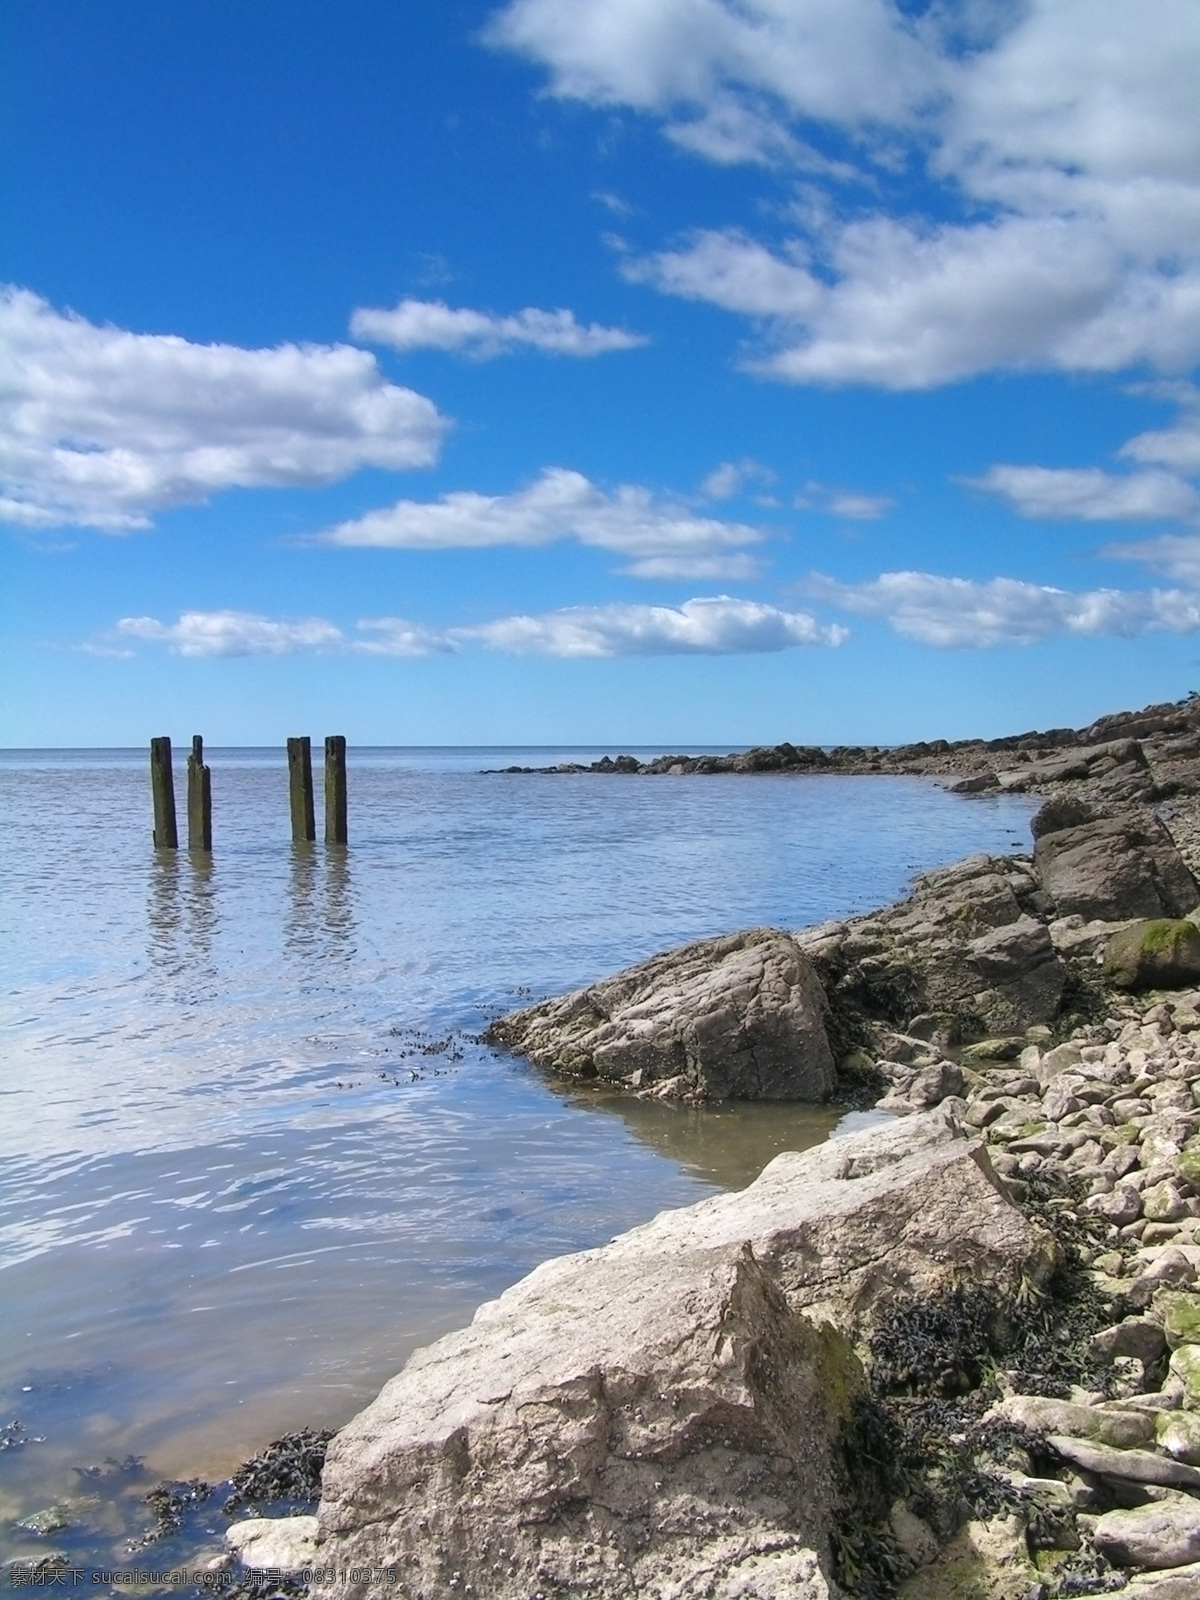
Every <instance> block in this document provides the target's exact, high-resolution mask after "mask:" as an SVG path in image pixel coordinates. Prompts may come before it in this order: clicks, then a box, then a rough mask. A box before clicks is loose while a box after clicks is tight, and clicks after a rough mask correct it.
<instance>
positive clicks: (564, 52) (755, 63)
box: [487, 0, 943, 132]
mask: <svg viewBox="0 0 1200 1600" xmlns="http://www.w3.org/2000/svg"><path fill="white" fill-rule="evenodd" d="M487 38H488V39H489V40H490V42H491V43H493V44H495V45H497V46H499V47H501V48H504V49H508V50H515V51H517V52H519V53H520V54H522V55H525V56H528V57H530V58H532V59H533V60H535V61H539V62H541V63H543V64H544V65H546V66H547V67H548V68H549V69H550V74H551V92H552V93H554V94H556V95H559V96H561V97H563V98H570V99H576V100H584V101H588V102H590V103H591V104H593V105H600V106H604V105H628V106H633V107H636V108H637V109H638V110H641V111H648V112H655V113H658V114H659V115H661V116H664V117H666V118H668V119H670V120H669V126H670V127H671V128H674V127H675V126H676V125H677V122H678V120H679V119H680V118H681V117H687V116H688V113H689V112H693V113H694V112H695V111H700V112H703V111H705V110H707V109H708V108H709V107H711V106H713V105H714V103H715V104H716V105H718V106H720V105H722V104H725V103H732V104H734V105H736V106H740V107H742V108H746V109H755V108H756V104H757V102H758V101H759V100H760V99H762V98H763V97H767V105H766V106H764V107H763V112H762V114H763V115H767V114H768V113H773V120H774V121H775V123H776V124H777V125H778V126H779V127H780V129H781V131H783V132H786V131H787V121H788V120H789V119H790V118H792V117H798V118H812V119H816V120H836V121H838V122H844V123H858V124H875V123H878V122H891V121H900V122H907V121H909V120H910V119H911V118H912V117H913V115H914V114H915V113H916V111H917V109H918V108H919V107H920V106H921V105H923V104H924V103H926V102H927V101H928V100H929V99H930V97H931V96H932V95H933V94H935V93H936V92H937V90H938V88H939V86H940V81H941V78H942V76H943V70H942V67H941V64H940V63H939V61H938V59H937V57H936V56H935V55H934V54H933V53H931V52H930V51H929V50H928V49H927V48H926V47H925V46H924V45H923V44H922V43H921V42H920V39H919V36H918V33H917V30H916V29H915V28H914V27H912V26H911V25H910V24H908V23H906V22H905V20H904V19H903V17H902V16H901V14H900V12H899V10H898V9H897V8H895V7H893V6H891V5H889V4H887V0H584V3H582V4H581V3H580V0H512V3H511V4H509V5H507V6H506V7H505V8H504V9H503V10H502V11H500V12H499V13H498V14H497V15H496V16H495V17H494V18H493V20H492V22H491V24H490V27H489V29H488V31H487Z"/></svg>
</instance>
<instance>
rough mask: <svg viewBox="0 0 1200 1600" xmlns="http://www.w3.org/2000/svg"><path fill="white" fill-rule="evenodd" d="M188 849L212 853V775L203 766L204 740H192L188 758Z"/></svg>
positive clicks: (197, 737) (196, 735)
mask: <svg viewBox="0 0 1200 1600" xmlns="http://www.w3.org/2000/svg"><path fill="white" fill-rule="evenodd" d="M187 817H188V849H189V850H207V851H209V852H211V851H212V774H211V773H210V772H209V770H208V768H207V767H206V766H205V765H204V740H203V739H202V738H201V737H200V735H199V734H198V733H197V734H195V735H194V736H193V738H192V753H191V755H190V756H189V757H188V801H187Z"/></svg>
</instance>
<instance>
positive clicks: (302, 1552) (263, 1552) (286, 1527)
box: [225, 1517, 317, 1572]
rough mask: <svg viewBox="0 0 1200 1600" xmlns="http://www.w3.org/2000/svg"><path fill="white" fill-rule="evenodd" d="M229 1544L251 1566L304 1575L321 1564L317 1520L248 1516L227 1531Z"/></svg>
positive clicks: (309, 1518) (226, 1537)
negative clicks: (317, 1559)
mask: <svg viewBox="0 0 1200 1600" xmlns="http://www.w3.org/2000/svg"><path fill="white" fill-rule="evenodd" d="M225 1542H226V1544H227V1545H228V1546H229V1548H230V1549H231V1550H232V1551H233V1552H234V1554H235V1555H236V1556H237V1557H238V1559H239V1561H241V1562H242V1564H243V1565H244V1566H247V1567H266V1568H268V1569H270V1570H272V1571H280V1572H300V1571H302V1570H303V1569H304V1568H305V1567H312V1566H315V1565H316V1564H317V1561H316V1553H317V1519H316V1517H247V1518H246V1519H245V1520H244V1521H242V1522H235V1523H234V1524H233V1525H232V1527H229V1528H227V1529H226V1530H225Z"/></svg>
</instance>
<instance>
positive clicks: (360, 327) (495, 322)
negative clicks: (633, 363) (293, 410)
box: [350, 300, 647, 361]
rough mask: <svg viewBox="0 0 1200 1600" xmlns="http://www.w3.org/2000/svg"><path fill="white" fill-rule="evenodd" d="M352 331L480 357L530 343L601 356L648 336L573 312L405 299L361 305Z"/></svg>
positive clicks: (369, 338) (550, 351)
mask: <svg viewBox="0 0 1200 1600" xmlns="http://www.w3.org/2000/svg"><path fill="white" fill-rule="evenodd" d="M350 332H351V334H352V335H353V337H354V338H356V339H362V340H364V341H365V342H366V343H368V344H386V345H390V346H391V347H392V348H393V349H394V350H461V351H463V352H464V354H466V355H469V356H472V357H474V358H475V359H476V360H478V361H488V360H491V358H492V357H494V356H499V355H504V354H506V353H507V352H508V351H510V350H513V349H515V348H517V347H518V346H521V345H525V346H527V347H529V348H530V349H533V350H541V351H543V352H545V353H546V354H547V355H556V356H599V355H605V354H607V353H608V352H609V351H611V350H635V349H637V348H638V346H639V345H644V344H645V343H647V340H646V339H645V337H644V336H643V335H642V334H638V333H628V332H627V331H626V330H625V329H624V328H605V327H601V326H600V324H599V323H596V322H593V323H589V324H587V325H586V326H585V325H584V324H583V323H581V322H577V321H576V320H575V313H574V312H573V311H539V310H537V309H536V307H534V306H526V308H525V309H524V310H523V311H518V312H517V313H516V314H515V315H514V316H507V317H497V316H493V315H492V314H491V313H490V312H486V311H471V310H468V309H465V308H460V309H457V310H456V309H454V308H453V307H451V306H448V305H446V304H445V302H444V301H442V300H401V302H400V304H399V305H398V306H396V307H395V308H394V309H393V310H391V311H384V310H372V309H370V308H369V307H365V306H364V307H360V308H359V309H358V310H357V311H355V313H354V315H353V316H352V317H351V318H350Z"/></svg>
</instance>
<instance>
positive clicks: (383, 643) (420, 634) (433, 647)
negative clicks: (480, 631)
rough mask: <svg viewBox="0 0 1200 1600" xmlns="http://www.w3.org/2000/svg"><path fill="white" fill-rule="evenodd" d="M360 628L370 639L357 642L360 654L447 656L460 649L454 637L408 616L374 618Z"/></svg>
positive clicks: (355, 648)
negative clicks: (410, 619) (409, 618)
mask: <svg viewBox="0 0 1200 1600" xmlns="http://www.w3.org/2000/svg"><path fill="white" fill-rule="evenodd" d="M357 626H358V627H359V628H361V629H362V630H363V632H364V633H366V634H367V635H368V636H369V637H368V638H366V639H356V640H355V641H354V642H353V644H352V645H350V647H349V648H350V649H351V650H352V651H353V652H354V653H355V654H356V655H366V656H433V655H447V654H450V653H451V652H453V651H454V650H456V649H457V648H458V645H457V643H456V642H455V640H454V638H453V636H452V635H451V634H449V633H442V632H439V631H438V630H437V629H436V628H426V627H424V626H423V625H422V624H421V623H419V622H409V621H408V620H407V619H406V618H404V617H370V618H366V619H364V620H363V621H362V622H360V623H358V625H357Z"/></svg>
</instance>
